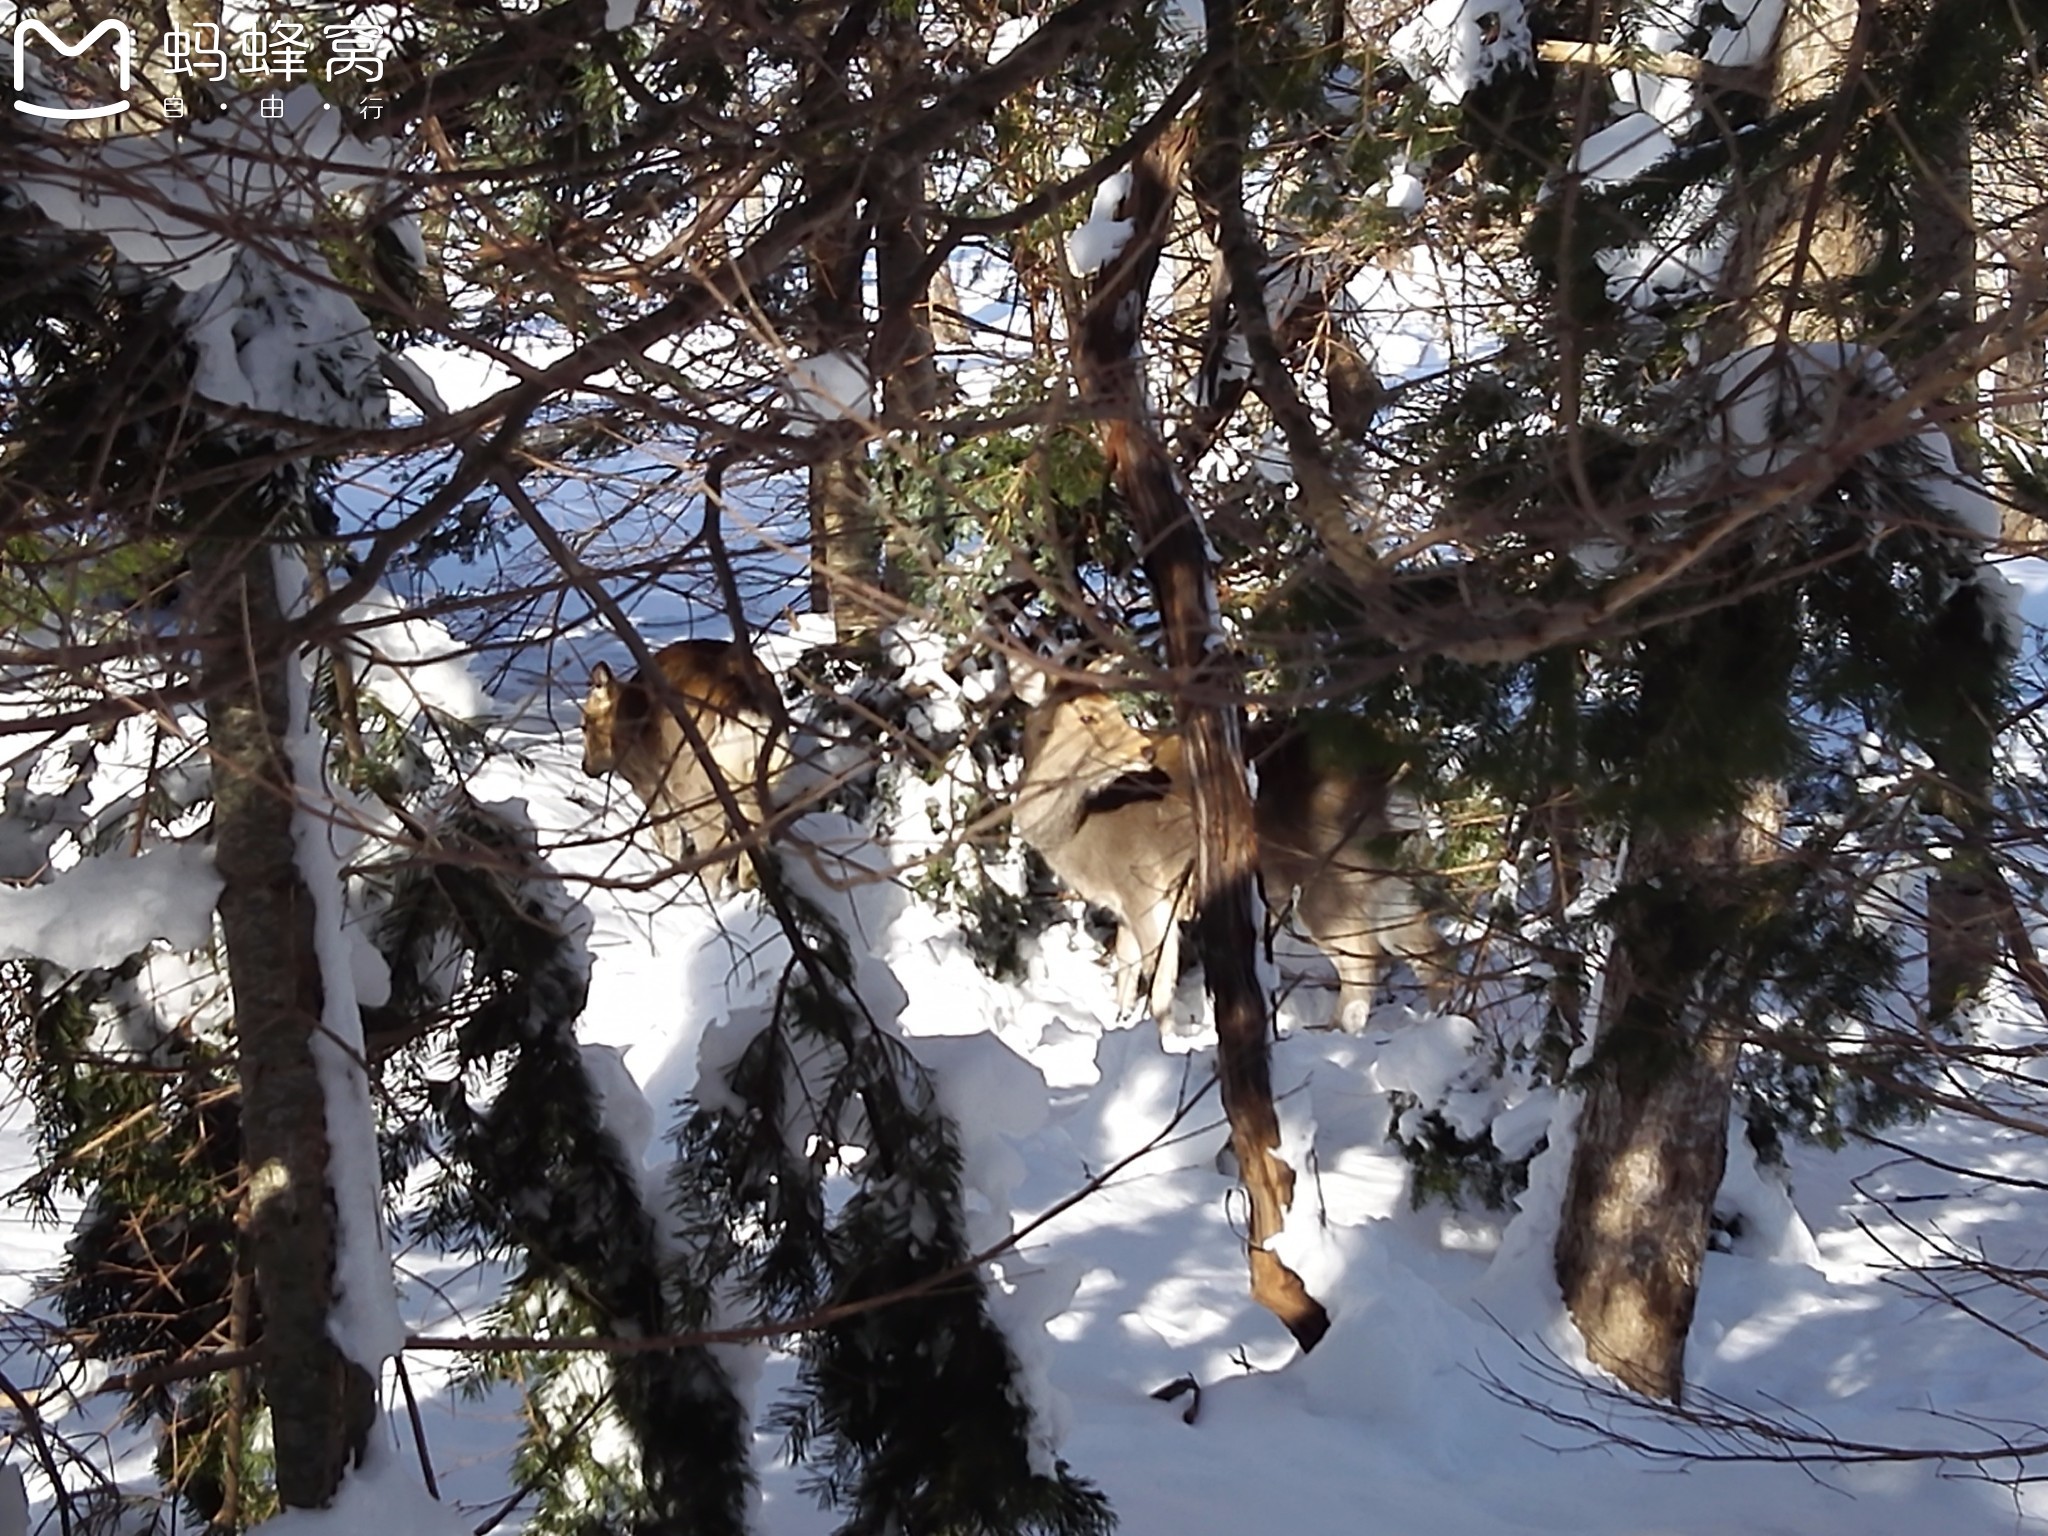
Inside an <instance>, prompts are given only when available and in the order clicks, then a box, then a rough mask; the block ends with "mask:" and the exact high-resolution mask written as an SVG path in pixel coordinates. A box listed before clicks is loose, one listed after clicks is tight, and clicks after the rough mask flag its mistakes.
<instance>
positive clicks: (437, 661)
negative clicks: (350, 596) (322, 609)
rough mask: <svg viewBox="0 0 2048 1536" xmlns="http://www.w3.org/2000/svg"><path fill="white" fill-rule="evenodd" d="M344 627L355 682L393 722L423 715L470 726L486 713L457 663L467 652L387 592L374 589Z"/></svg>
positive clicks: (465, 668)
mask: <svg viewBox="0 0 2048 1536" xmlns="http://www.w3.org/2000/svg"><path fill="white" fill-rule="evenodd" d="M345 623H346V625H347V630H348V640H347V644H348V647H349V649H350V650H351V651H353V652H355V653H356V654H357V655H358V656H359V658H360V666H359V669H358V673H357V679H358V682H359V683H360V685H361V686H362V688H363V689H364V690H365V691H366V692H368V693H370V694H372V695H373V696H374V697H375V698H376V700H377V702H378V703H380V704H382V705H383V706H384V707H385V708H386V709H388V710H390V711H391V713H392V714H393V715H394V716H396V717H397V718H398V719H400V720H411V719H413V718H414V717H415V716H417V715H418V714H419V713H420V712H421V711H422V710H425V711H429V712H431V713H432V714H435V715H439V716H441V717H443V718H446V719H451V720H463V721H472V722H474V721H480V720H482V719H484V718H485V716H487V715H488V714H490V713H491V709H492V705H491V702H490V701H489V699H487V698H486V697H485V694H484V691H483V690H482V689H481V688H479V687H478V686H477V682H476V678H475V677H474V676H473V675H472V674H471V672H470V670H469V664H468V662H467V661H466V660H464V659H463V658H464V653H465V651H466V649H467V647H465V646H464V645H463V644H462V642H461V641H459V640H457V639H456V638H455V636H453V635H452V634H450V633H449V632H448V630H447V628H446V627H445V626H444V625H441V624H438V623H436V622H435V621H434V620H432V619H423V618H419V617H416V616H414V615H413V614H412V613H411V610H410V609H409V607H408V606H407V605H406V604H405V603H404V602H402V601H401V600H400V599H399V598H398V597H397V595H396V594H394V593H392V592H391V591H389V590H388V589H386V588H383V587H378V588H374V589H373V590H372V591H371V592H370V593H369V594H368V595H367V596H365V597H364V598H363V600H362V601H361V602H359V603H357V604H355V605H354V606H353V607H351V608H350V609H349V610H348V614H347V618H346V620H345Z"/></svg>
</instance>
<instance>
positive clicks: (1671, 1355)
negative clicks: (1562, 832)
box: [1557, 808, 1776, 1402]
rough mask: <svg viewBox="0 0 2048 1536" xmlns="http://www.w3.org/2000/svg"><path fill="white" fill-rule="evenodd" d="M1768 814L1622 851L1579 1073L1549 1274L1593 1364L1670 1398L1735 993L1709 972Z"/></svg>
mask: <svg viewBox="0 0 2048 1536" xmlns="http://www.w3.org/2000/svg"><path fill="white" fill-rule="evenodd" d="M1775 820H1776V818H1775V815H1774V814H1772V813H1771V812H1769V811H1765V810H1762V809H1761V808H1759V809H1757V810H1755V811H1753V812H1752V815H1751V816H1750V817H1748V818H1741V819H1735V820H1731V821H1727V822H1722V823H1720V824H1718V825H1715V826H1713V827H1710V828H1708V829H1706V830H1705V831H1702V832H1696V833H1691V834H1669V833H1659V832H1652V831H1641V832H1638V833H1637V834H1636V838H1635V841H1634V843H1633V844H1632V845H1631V847H1630V849H1629V853H1628V859H1627V867H1626V871H1625V877H1624V890H1623V894H1622V896H1621V898H1620V901H1621V906H1620V908H1619V910H1618V913H1617V916H1616V919H1615V924H1614V938H1613V947H1612V949H1611V950H1610V956H1609V960H1608V963H1607V971H1606V981H1605V988H1604V991H1603V993H1602V996H1601V1007H1600V1028H1599V1033H1598V1035H1597V1036H1596V1037H1595V1041H1594V1047H1593V1056H1592V1060H1591V1061H1590V1062H1589V1063H1588V1064H1587V1067H1586V1070H1585V1072H1584V1074H1583V1077H1582V1080H1581V1081H1582V1087H1583V1091H1584V1094H1585V1103H1584V1107H1583V1108H1581V1110H1580V1111H1579V1121H1578V1140H1577V1145H1576V1146H1575V1148H1574V1149H1573V1153H1572V1166H1571V1173H1570V1175H1569V1177H1568V1180H1567V1183H1566V1186H1565V1198H1564V1219H1563V1224H1562V1226H1561V1227H1560V1229H1559V1232H1558V1242H1557V1279H1558V1285H1559V1287H1560V1288H1561V1289H1562V1290H1563V1292H1564V1299H1565V1304H1566V1306H1567V1307H1569V1308H1570V1310H1571V1315H1572V1320H1573V1321H1574V1322H1575V1323H1577V1324H1578V1327H1579V1332H1580V1334H1581V1335H1583V1336H1584V1338H1585V1341H1586V1349H1587V1352H1588V1353H1589V1354H1590V1355H1591V1356H1592V1358H1593V1361H1594V1363H1595V1364H1597V1365H1600V1366H1602V1367H1604V1368H1605V1369H1607V1370H1609V1371H1612V1372H1613V1373H1614V1374H1615V1375H1616V1376H1617V1377H1619V1378H1620V1379H1621V1381H1622V1383H1623V1384H1624V1385H1626V1386H1627V1387H1629V1388H1630V1389H1631V1390H1633V1391H1636V1392H1641V1393H1643V1394H1644V1395H1646V1396H1650V1397H1661V1398H1665V1399H1668V1400H1669V1401H1671V1402H1677V1401H1678V1399H1679V1396H1680V1393H1681V1391H1682V1389H1683V1384H1684V1380H1685V1340H1686V1334H1687V1332H1688V1331H1689V1330H1690V1329H1691V1327H1692V1316H1693V1308H1694V1305H1695V1303H1696V1302H1697V1300H1698V1298H1699V1283H1700V1266H1701V1264H1702V1263H1703V1262H1704V1260H1705V1257H1706V1251H1707V1236H1708V1230H1709V1227H1710V1226H1711V1224H1712V1219H1713V1212H1714V1195H1715V1193H1716V1192H1717V1191H1718V1190H1719V1189H1720V1187H1721V1174H1722V1172H1723V1170H1724V1168H1725V1166H1726V1163H1727V1157H1728V1112H1729V1108H1730V1102H1731V1098H1732V1095H1733V1090H1734V1086H1735V1063H1736V1059H1737V1057H1738V1055H1739V1054H1740V1050H1741V1043H1742V1033H1743V1027H1744V1024H1745V1022H1746V1019H1747V1015H1748V1007H1749V989H1748V988H1747V987H1746V986H1743V985H1740V984H1739V983H1737V982H1736V981H1735V980H1734V979H1733V978H1730V977H1726V976H1719V975H1717V974H1716V972H1717V967H1716V961H1717V960H1718V959H1719V958H1720V950H1719V947H1718V939H1719V937H1720V936H1721V935H1724V934H1726V933H1728V932H1729V931H1730V928H1731V927H1732V925H1733V923H1734V921H1735V920H1736V918H1737V916H1738V914H1739V912H1740V908H1741V904H1742V901H1743V885H1744V880H1743V875H1744V873H1745V871H1747V870H1749V869H1751V868H1753V867H1754V866H1755V865H1757V864H1758V863H1760V862H1762V860H1763V859H1765V858H1766V857H1768V856H1769V855H1770V853H1771V851H1772V850H1773V849H1774V848H1775V844H1776V828H1775V825H1773V823H1774V822H1775Z"/></svg>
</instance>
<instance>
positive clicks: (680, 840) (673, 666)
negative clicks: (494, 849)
mask: <svg viewBox="0 0 2048 1536" xmlns="http://www.w3.org/2000/svg"><path fill="white" fill-rule="evenodd" d="M653 660H654V664H655V666H656V668H658V669H659V671H660V673H661V677H662V679H663V680H664V681H665V682H666V684H667V687H666V689H665V690H658V689H657V688H655V687H654V686H652V685H650V683H649V681H648V679H647V674H646V671H645V670H644V669H643V670H641V671H638V672H635V673H634V674H633V676H632V677H630V678H628V679H627V680H626V681H624V682H621V681H619V679H618V678H617V677H616V676H615V675H614V674H613V672H612V669H611V668H610V667H608V666H606V665H605V664H604V663H603V662H599V663H598V664H597V665H596V667H594V668H593V669H592V670H591V674H590V692H589V694H588V696H587V697H586V698H585V699H584V701H583V771H584V772H585V773H586V774H588V775H589V776H590V777H591V778H593V779H601V778H604V777H606V776H608V775H611V774H617V775H619V776H620V777H622V778H624V779H625V781H626V782H627V783H628V784H630V785H631V786H632V788H633V793H634V794H636V795H637V796H639V798H640V802H641V804H642V805H644V806H646V808H647V813H648V816H649V818H650V820H651V821H652V823H653V826H654V836H655V842H656V845H657V846H658V847H659V848H660V849H661V852H662V854H663V855H664V856H665V857H667V858H668V859H670V860H672V861H673V860H676V859H679V858H681V857H682V855H683V854H684V853H685V852H686V851H691V852H695V853H697V854H699V855H702V854H707V853H710V852H711V851H712V850H713V849H717V848H720V847H723V846H724V845H725V844H727V843H729V842H730V841H731V840H732V836H731V834H732V832H733V831H734V830H735V829H734V828H733V827H732V826H731V825H730V823H729V821H728V819H727V816H726V812H725V808H724V806H723V805H721V804H720V802H719V798H718V794H717V792H716V790H715V789H714V787H713V785H714V780H713V777H712V775H713V774H714V773H715V774H716V775H717V778H718V779H719V780H721V781H723V783H724V784H725V786H726V787H727V788H728V789H730V791H731V792H732V795H733V797H734V798H735V799H736V800H738V802H739V804H740V807H741V810H742V812H743V814H744V816H745V819H746V821H747V822H748V824H749V826H750V827H755V826H760V825H762V824H764V823H766V822H768V821H769V820H770V819H771V818H772V816H773V814H774V811H775V806H774V803H773V798H772V795H771V786H772V785H773V783H774V781H775V780H776V779H777V778H778V777H779V776H780V774H781V773H782V772H783V771H784V769H786V768H787V767H788V764H789V752H788V748H787V745H786V743H785V742H784V741H783V740H782V737H781V732H780V730H779V728H778V720H779V715H780V710H779V708H778V703H777V697H776V692H775V680H774V678H773V677H772V676H770V675H769V672H768V669H767V668H766V667H764V666H762V665H761V663H760V661H759V660H758V659H757V658H756V657H755V656H754V653H753V652H752V651H751V650H749V649H748V648H747V646H746V645H744V644H743V643H741V642H739V641H736V640H679V641H677V642H675V643H674V644H673V645H666V646H663V647H662V648H661V649H660V650H658V651H656V652H655V653H654V657H653ZM663 692H666V693H667V694H668V695H669V696H670V699H672V700H673V701H674V703H679V704H680V705H681V706H682V708H683V710H684V712H685V714H686V715H687V718H688V719H689V721H690V723H691V724H692V725H693V726H695V727H696V733H697V735H698V737H699V738H701V740H702V742H703V744H704V747H705V750H706V756H705V757H701V758H700V757H699V756H698V754H697V752H696V750H695V749H694V748H693V747H692V746H691V744H690V737H689V733H688V732H686V731H685V730H684V729H683V727H682V724H681V723H680V721H679V720H678V718H677V716H676V714H675V713H674V711H673V705H672V704H671V702H670V701H669V700H668V699H664V698H663V697H662V696H661V694H662V693H663ZM703 877H704V882H705V884H706V886H707V887H708V888H709V889H710V890H711V891H712V892H713V893H714V894H715V893H717V892H719V891H722V890H724V889H726V888H727V887H728V886H730V885H733V884H737V885H738V886H739V887H740V888H741V889H746V888H748V887H750V886H752V885H753V884H754V883H755V879H756V875H755V870H754V866H753V861H752V859H751V858H746V859H742V858H741V857H740V856H739V855H738V854H734V855H733V856H731V857H728V858H723V859H715V860H711V861H709V862H708V863H706V864H705V865H704V866H703Z"/></svg>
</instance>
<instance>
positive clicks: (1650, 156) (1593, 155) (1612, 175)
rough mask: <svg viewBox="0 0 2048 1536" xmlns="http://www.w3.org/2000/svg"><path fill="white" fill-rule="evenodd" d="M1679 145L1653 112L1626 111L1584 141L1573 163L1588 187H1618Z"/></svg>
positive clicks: (1647, 168)
mask: <svg viewBox="0 0 2048 1536" xmlns="http://www.w3.org/2000/svg"><path fill="white" fill-rule="evenodd" d="M1676 147H1677V146H1676V145H1674V144H1673V143H1672V141H1671V135H1670V134H1669V133H1668V132H1666V131H1665V126H1664V124H1663V123H1661V122H1659V121H1658V120H1657V118H1655V117H1654V116H1652V115H1651V114H1650V113H1648V112H1626V113H1623V114H1622V115H1621V116H1620V117H1618V118H1616V119H1615V120H1614V121H1613V122H1611V123H1609V124H1608V125H1607V126H1606V127H1605V128H1602V129H1601V130H1600V131H1599V132H1598V133H1596V134H1593V135H1592V136H1591V137H1589V138H1588V139H1587V140H1586V141H1585V143H1583V144H1581V145H1580V146H1579V152H1578V155H1577V156H1576V157H1575V158H1574V159H1573V161H1572V166H1573V169H1574V170H1576V171H1578V172H1580V173H1582V174H1583V175H1584V176H1585V178H1586V184H1587V185H1588V186H1591V187H1607V186H1616V185H1619V184H1620V183H1622V182H1626V181H1632V180H1634V179H1635V178H1636V177H1638V176H1640V175H1642V174H1643V172H1645V171H1647V170H1649V169H1650V167H1651V166H1653V165H1655V164H1656V163H1657V162H1658V161H1659V160H1662V159H1663V158H1664V157H1665V156H1666V155H1668V154H1670V153H1671V152H1672V151H1673V150H1674V149H1675V148H1676Z"/></svg>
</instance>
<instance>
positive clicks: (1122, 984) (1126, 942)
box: [1116, 916, 1145, 1019]
mask: <svg viewBox="0 0 2048 1536" xmlns="http://www.w3.org/2000/svg"><path fill="white" fill-rule="evenodd" d="M1144 970H1145V952H1144V949H1143V947H1142V946H1141V945H1140V944H1139V943H1138V936H1137V930H1136V929H1135V928H1134V927H1133V925H1132V923H1131V921H1130V919H1129V918H1126V917H1121V916H1120V917H1118V919H1117V924H1116V1016H1117V1017H1118V1018H1119V1019H1127V1018H1129V1017H1130V1016H1131V1014H1132V1012H1133V1011H1135V1010H1136V1008H1137V1006H1138V983H1139V982H1140V981H1141V980H1143V979H1144Z"/></svg>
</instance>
